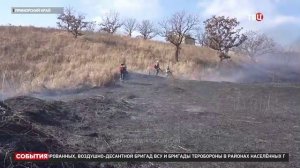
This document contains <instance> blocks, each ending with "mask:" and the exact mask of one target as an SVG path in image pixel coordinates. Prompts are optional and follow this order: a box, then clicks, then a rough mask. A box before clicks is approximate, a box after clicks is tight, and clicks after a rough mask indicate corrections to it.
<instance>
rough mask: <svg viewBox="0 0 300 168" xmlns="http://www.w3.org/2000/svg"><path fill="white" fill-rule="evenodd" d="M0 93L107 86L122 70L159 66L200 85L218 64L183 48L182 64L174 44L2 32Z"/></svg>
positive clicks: (31, 30) (212, 56)
mask: <svg viewBox="0 0 300 168" xmlns="http://www.w3.org/2000/svg"><path fill="white" fill-rule="evenodd" d="M0 38H1V40H0V59H1V62H0V72H1V74H0V76H1V84H0V87H1V90H2V93H4V94H6V95H17V94H24V93H28V92H32V91H41V90H43V89H64V88H74V87H75V88H76V87H80V86H86V85H88V86H104V85H106V84H110V83H111V82H114V80H115V79H116V77H117V75H118V66H119V64H120V63H122V62H126V64H127V66H128V69H129V71H137V72H146V71H147V70H148V69H149V67H152V65H153V64H154V62H155V61H156V60H160V62H161V65H162V67H163V68H165V67H166V66H167V64H169V65H170V67H171V69H172V70H173V71H174V72H173V73H174V75H175V76H176V77H178V78H184V79H199V73H200V72H201V71H202V70H204V69H205V68H208V67H215V66H216V65H217V63H218V57H217V53H216V52H215V51H213V50H211V49H208V48H203V47H197V46H190V45H183V47H182V52H181V55H180V61H179V62H178V63H176V62H175V61H174V59H173V57H174V48H173V46H172V45H171V44H168V43H163V42H158V41H150V40H142V39H135V38H129V37H124V36H120V35H108V34H100V33H86V34H85V35H84V36H81V37H79V38H78V39H74V38H73V37H72V36H71V35H70V34H68V33H66V32H63V31H60V30H56V29H50V28H35V27H18V26H1V27H0Z"/></svg>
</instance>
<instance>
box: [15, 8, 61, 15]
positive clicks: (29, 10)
mask: <svg viewBox="0 0 300 168" xmlns="http://www.w3.org/2000/svg"><path fill="white" fill-rule="evenodd" d="M63 12H64V8H63V7H12V8H11V13H12V14H61V13H63Z"/></svg>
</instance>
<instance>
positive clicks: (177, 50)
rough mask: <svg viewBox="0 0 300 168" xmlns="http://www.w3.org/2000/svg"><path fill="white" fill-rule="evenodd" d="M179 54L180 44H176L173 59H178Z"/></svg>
mask: <svg viewBox="0 0 300 168" xmlns="http://www.w3.org/2000/svg"><path fill="white" fill-rule="evenodd" d="M179 54H180V46H179V45H178V46H176V52H175V61H176V62H178V61H179Z"/></svg>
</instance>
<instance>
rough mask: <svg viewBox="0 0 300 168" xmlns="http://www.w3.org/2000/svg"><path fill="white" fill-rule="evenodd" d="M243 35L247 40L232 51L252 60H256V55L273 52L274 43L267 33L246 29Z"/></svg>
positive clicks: (274, 48)
mask: <svg viewBox="0 0 300 168" xmlns="http://www.w3.org/2000/svg"><path fill="white" fill-rule="evenodd" d="M245 35H246V36H247V40H246V41H245V42H243V43H242V44H241V45H239V46H238V47H236V48H235V49H234V51H237V52H239V53H241V54H244V55H246V56H249V57H250V58H251V60H253V61H254V62H256V57H257V56H261V55H265V54H270V53H273V52H275V50H276V43H275V42H274V40H273V39H272V38H270V37H268V36H267V35H265V34H260V33H258V32H255V31H248V32H246V33H245Z"/></svg>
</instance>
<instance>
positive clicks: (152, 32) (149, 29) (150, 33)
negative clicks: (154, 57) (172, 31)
mask: <svg viewBox="0 0 300 168" xmlns="http://www.w3.org/2000/svg"><path fill="white" fill-rule="evenodd" d="M137 29H138V31H139V33H140V34H141V35H142V36H143V38H144V39H145V40H146V39H152V38H153V37H155V36H156V35H157V30H156V29H155V28H154V24H153V23H152V22H150V21H149V20H143V21H142V22H141V23H140V24H139V25H138V27H137Z"/></svg>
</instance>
